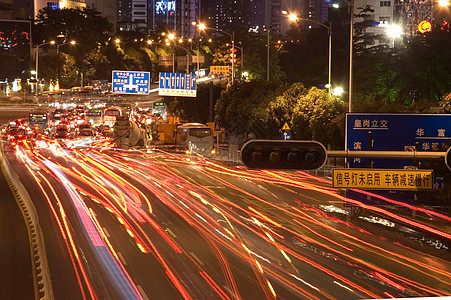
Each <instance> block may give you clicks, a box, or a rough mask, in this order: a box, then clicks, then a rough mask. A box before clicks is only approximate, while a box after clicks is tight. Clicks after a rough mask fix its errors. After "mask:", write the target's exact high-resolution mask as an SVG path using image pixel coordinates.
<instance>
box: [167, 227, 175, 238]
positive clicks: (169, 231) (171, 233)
mask: <svg viewBox="0 0 451 300" xmlns="http://www.w3.org/2000/svg"><path fill="white" fill-rule="evenodd" d="M164 231H166V232H167V233H169V234H170V235H171V236H172V237H173V238H177V236H176V235H175V233H173V232H172V230H171V229H169V228H166V229H165V230H164Z"/></svg>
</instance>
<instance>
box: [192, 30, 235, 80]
mask: <svg viewBox="0 0 451 300" xmlns="http://www.w3.org/2000/svg"><path fill="white" fill-rule="evenodd" d="M197 26H198V28H199V30H206V29H211V30H216V31H219V32H222V33H224V34H226V35H228V36H229V37H230V39H231V40H232V53H235V31H232V34H230V33H228V32H225V31H223V30H221V29H217V28H209V27H206V26H205V24H199V25H197ZM230 61H231V63H232V83H233V81H234V80H235V59H234V57H232V59H231V60H230Z"/></svg>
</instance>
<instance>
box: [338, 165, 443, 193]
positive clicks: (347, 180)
mask: <svg viewBox="0 0 451 300" xmlns="http://www.w3.org/2000/svg"><path fill="white" fill-rule="evenodd" d="M332 175H333V177H332V178H333V179H332V184H333V187H335V188H348V189H352V188H356V189H371V190H372V189H385V190H432V188H433V181H434V177H433V171H432V170H402V169H399V170H385V169H333V170H332Z"/></svg>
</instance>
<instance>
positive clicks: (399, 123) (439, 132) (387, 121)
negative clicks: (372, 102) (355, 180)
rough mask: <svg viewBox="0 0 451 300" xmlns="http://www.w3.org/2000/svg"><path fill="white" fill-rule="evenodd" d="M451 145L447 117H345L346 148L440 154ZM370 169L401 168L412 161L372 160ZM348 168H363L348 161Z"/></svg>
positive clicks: (362, 161) (358, 162)
mask: <svg viewBox="0 0 451 300" xmlns="http://www.w3.org/2000/svg"><path fill="white" fill-rule="evenodd" d="M450 142H451V114H360V113H351V114H347V116H346V147H347V149H349V150H355V151H359V150H369V147H370V146H371V150H373V151H413V150H415V149H416V150H417V151H444V150H443V147H444V146H445V144H447V143H450ZM372 162H373V165H372V167H374V168H404V167H409V166H412V165H413V161H412V160H410V161H409V160H403V161H401V160H393V159H373V160H372ZM349 163H350V167H352V168H361V167H366V166H367V160H366V159H361V158H352V159H350V161H349Z"/></svg>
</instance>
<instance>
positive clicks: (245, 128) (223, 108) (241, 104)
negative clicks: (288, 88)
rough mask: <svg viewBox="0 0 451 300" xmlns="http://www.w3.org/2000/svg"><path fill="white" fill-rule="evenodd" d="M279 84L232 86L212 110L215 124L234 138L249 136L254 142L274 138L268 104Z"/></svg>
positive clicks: (274, 132)
mask: <svg viewBox="0 0 451 300" xmlns="http://www.w3.org/2000/svg"><path fill="white" fill-rule="evenodd" d="M280 88H281V86H280V83H276V82H267V81H258V80H255V81H251V82H242V83H237V82H236V83H235V84H233V85H232V86H231V87H229V88H228V90H227V91H225V92H223V93H222V94H221V97H219V99H218V101H217V102H216V106H215V113H216V117H215V121H216V122H219V123H220V124H221V125H222V126H224V127H225V128H226V129H227V130H229V131H230V132H233V133H234V134H236V135H246V133H250V132H252V133H253V134H254V135H255V137H257V138H277V135H278V133H279V130H278V126H277V124H273V123H274V118H271V117H270V103H271V102H272V101H274V100H275V98H276V97H277V95H279V94H280V93H281V91H280Z"/></svg>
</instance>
